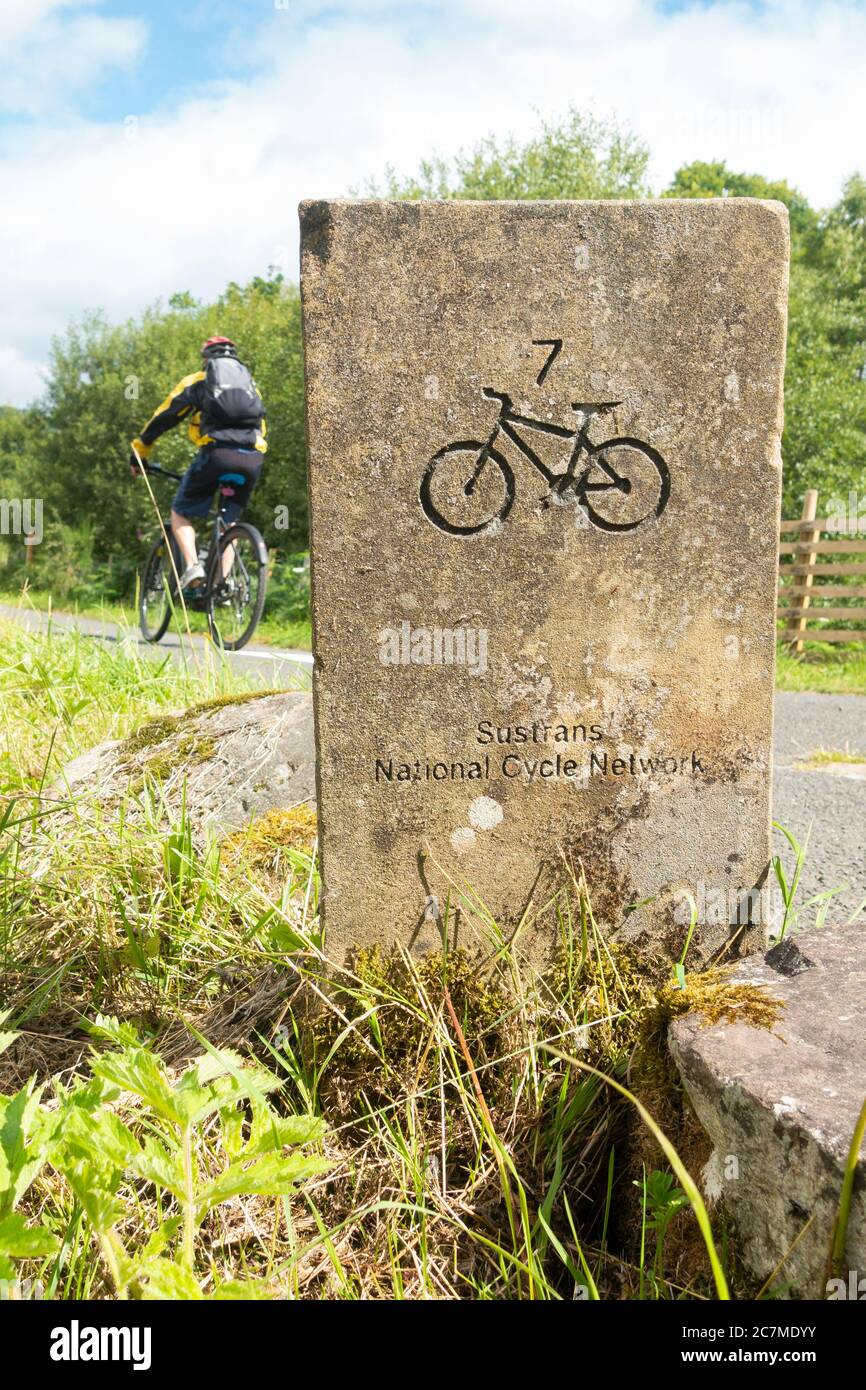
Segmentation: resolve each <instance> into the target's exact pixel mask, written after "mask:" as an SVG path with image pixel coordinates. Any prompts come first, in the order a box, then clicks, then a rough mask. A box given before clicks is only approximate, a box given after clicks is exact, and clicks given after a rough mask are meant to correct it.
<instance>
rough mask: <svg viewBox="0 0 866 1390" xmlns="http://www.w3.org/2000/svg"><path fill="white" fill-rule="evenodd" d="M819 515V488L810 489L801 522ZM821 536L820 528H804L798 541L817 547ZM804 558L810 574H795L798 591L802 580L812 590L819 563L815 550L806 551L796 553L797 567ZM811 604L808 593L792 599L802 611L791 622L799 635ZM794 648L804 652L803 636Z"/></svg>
mask: <svg viewBox="0 0 866 1390" xmlns="http://www.w3.org/2000/svg"><path fill="white" fill-rule="evenodd" d="M817 514H818V490H817V488H814V487H810V488H809V490H808V492H807V493H806V496H805V497H804V498H803V515H802V517H801V520H802V521H814V520H815V517H816V516H817ZM820 535H821V528H820V527H818V529H817V530H816V529H815V527H813V526H805V527H802V528H801V529H800V533H799V536H798V540H799V541H800V542H804V543H806V544H809V543H811V544H812V545H816V544H817V542H818V539H819V537H820ZM803 558H805V561H806V565H807V566H808V568H809V573H808V574H795V575H794V576H793V577H794V579H795V580H796V583H795V586H794V587H795V588H797V589H799V588H800V587H801V585H800V580H801V579H802V581H803V583H802V588H804V589H811V587H812V584H813V582H814V579H815V574H814V570H815V565H816V563H817V560H818V557H817V555H816V554H815V552H814V550H807V551H804V552H803V553H802V554H801V553H800V552H795V556H794V563H795V564H796V565H799V564H800V562H801V560H802V559H803ZM810 602H811V595H810V594H808V593H804V594H794V595H793V597H792V600H791V607H792V608H799V609H801V610H802V614H801V616H797V617H795V618H793V619H792V621H791V626H792V628H793V629H794V630H795V631H796V632H797V633H798V634H802V633H804V632H805V631H806V621H807V619H806V609H807V608H808V607H809V603H810ZM792 647H793V650H794V651H795V652H801V651H802V650H803V638H802V636H800V635H798V636H797V637H796V638H795V639H794V641H793V643H792Z"/></svg>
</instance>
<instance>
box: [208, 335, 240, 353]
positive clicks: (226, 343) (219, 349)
mask: <svg viewBox="0 0 866 1390" xmlns="http://www.w3.org/2000/svg"><path fill="white" fill-rule="evenodd" d="M237 353H238V349H237V344H236V343H233V342H232V340H231V338H205V340H204V342H203V343H202V345H201V355H202V357H237Z"/></svg>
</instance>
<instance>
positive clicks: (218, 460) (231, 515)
mask: <svg viewBox="0 0 866 1390" xmlns="http://www.w3.org/2000/svg"><path fill="white" fill-rule="evenodd" d="M210 467H211V470H212V471H213V472H214V473H215V474H216V475H217V480H218V481H219V478H226V479H230V481H227V482H225V483H220V491H221V493H222V497H221V500H220V513H221V515H222V518H223V520H224V522H225V524H226V526H232V525H234V523H235V522H236V521H239V520H240V518H241V516H242V514H243V511H244V508H245V507H246V505H247V503H248V502H249V500H250V497H251V495H252V493H253V490H254V488H255V486H256V483H257V482H258V480H259V475H260V473H261V469H262V455H261V454H260V453H259V452H258V451H257V450H256V449H242V448H227V447H225V448H220V449H213V450H211V459H210ZM220 558H221V568H222V578H223V579H224V580H225V579H228V577H229V575H230V574H231V571H232V566H233V565H234V562H235V547H234V546H233V545H231V544H229V545H227V546H224V547H223V550H222V554H221V557H220Z"/></svg>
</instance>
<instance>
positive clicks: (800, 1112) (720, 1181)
mask: <svg viewBox="0 0 866 1390" xmlns="http://www.w3.org/2000/svg"><path fill="white" fill-rule="evenodd" d="M800 941H802V942H803V945H804V946H805V947H806V950H807V952H808V959H809V962H810V967H809V968H807V969H805V970H802V971H801V972H797V973H794V974H790V973H779V970H778V969H777V968H774V966H773V964H771V963H770V962H768V960H767V959H766V958H765V959H763V960H762V959H760V958H757V957H751V958H750V959H748V960H746V961H743V962H741V963H740V964H739V965H738V966H737V967H736V969H735V971H734V972H733V976H732V978H733V979H735V980H740V981H748V982H750V983H754V984H758V985H763V986H765V987H766V989H767V991H768V992H769V993H770V994H772V995H774V996H775V997H776V998H778V999H781V1000H782V1001H783V1002H784V1005H785V1008H784V1013H783V1015H782V1018H781V1020H780V1022H779V1023H778V1024H777V1025H776V1029H775V1031H774V1032H772V1033H771V1032H768V1031H766V1030H763V1029H756V1028H749V1027H747V1026H746V1025H745V1024H739V1023H738V1024H724V1023H722V1024H716V1025H714V1026H713V1027H703V1026H702V1025H701V1019H700V1017H699V1015H697V1014H686V1015H685V1016H684V1017H683V1018H681V1019H678V1020H677V1021H676V1022H675V1023H674V1024H673V1025H672V1026H671V1029H670V1034H669V1043H670V1048H671V1052H672V1054H673V1057H674V1059H675V1061H676V1064H677V1067H678V1069H679V1072H680V1075H681V1077H682V1080H683V1084H684V1086H685V1088H686V1091H687V1093H688V1095H689V1097H690V1099H691V1102H692V1104H693V1105H694V1108H695V1111H696V1113H697V1115H698V1118H699V1119H700V1121H701V1123H702V1124H703V1126H704V1128H705V1129H706V1131H707V1133H708V1134H709V1136H710V1138H711V1139H712V1141H713V1145H714V1154H713V1157H712V1159H711V1160H710V1163H709V1164H708V1165H707V1168H706V1169H705V1170H704V1179H705V1186H706V1187H707V1190H708V1193H709V1195H711V1196H715V1197H721V1198H722V1199H723V1200H724V1202H725V1204H726V1206H727V1208H728V1211H729V1212H730V1214H731V1216H732V1217H733V1219H734V1221H735V1222H736V1225H737V1229H738V1234H739V1243H740V1251H741V1254H742V1256H743V1258H744V1260H745V1262H746V1264H747V1265H748V1266H749V1268H750V1269H751V1270H752V1271H753V1272H754V1273H755V1274H756V1275H757V1277H758V1278H759V1279H760V1280H764V1279H766V1278H768V1277H769V1276H770V1275H771V1274H772V1273H773V1271H774V1270H775V1269H776V1267H777V1266H779V1265H781V1266H782V1267H781V1269H780V1271H779V1273H778V1275H777V1276H776V1278H775V1279H774V1280H773V1287H775V1288H778V1289H779V1290H781V1291H784V1292H787V1293H788V1294H789V1295H791V1296H794V1297H799V1298H824V1297H826V1296H827V1283H826V1281H827V1269H826V1265H827V1257H828V1252H829V1248H830V1241H831V1237H832V1232H833V1226H834V1222H835V1218H836V1212H837V1208H838V1204H839V1194H840V1191H841V1187H842V1177H843V1172H844V1167H845V1163H846V1159H847V1155H848V1150H849V1147H850V1144H851V1139H852V1135H853V1133H854V1129H855V1126H856V1123H857V1118H858V1115H859V1113H860V1108H861V1106H862V1104H863V1099H864V1096H866V1056H864V1050H863V1020H864V1017H866V940H864V929H863V927H862V926H857V925H850V926H846V927H832V928H829V927H828V928H825V929H824V930H822V931H813V932H809V933H808V934H804V935H802V936H801V937H800V938H799V940H798V941H797V942H795V943H793V944H794V945H795V946H796V947H797V948H798V950H799V943H800ZM783 944H784V943H783ZM775 949H776V950H778V947H777V948H775ZM770 954H771V955H772V954H773V953H772V952H771V953H770ZM864 1179H866V1162H864V1158H863V1156H862V1152H861V1158H860V1161H859V1165H858V1173H857V1179H856V1182H855V1191H854V1201H853V1208H852V1212H851V1219H850V1223H849V1227H848V1242H847V1250H846V1266H845V1270H844V1274H845V1275H846V1276H847V1274H848V1272H849V1271H851V1270H853V1271H857V1272H858V1276H859V1277H862V1276H864V1275H866V1183H864ZM810 1218H812V1219H811V1224H809V1225H808V1229H806V1230H805V1231H804V1227H805V1226H806V1224H807V1222H809V1220H810ZM795 1241H796V1242H797V1243H796V1245H795V1244H794V1243H795ZM792 1247H793V1248H792ZM855 1282H856V1281H855Z"/></svg>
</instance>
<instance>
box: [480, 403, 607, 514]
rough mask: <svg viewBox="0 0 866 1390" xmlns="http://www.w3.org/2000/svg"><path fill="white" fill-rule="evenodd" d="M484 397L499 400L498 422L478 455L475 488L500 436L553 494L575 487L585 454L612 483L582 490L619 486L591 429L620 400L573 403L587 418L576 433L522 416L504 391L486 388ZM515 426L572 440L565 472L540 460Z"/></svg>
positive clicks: (583, 485)
mask: <svg viewBox="0 0 866 1390" xmlns="http://www.w3.org/2000/svg"><path fill="white" fill-rule="evenodd" d="M482 394H483V395H485V396H486V397H487V398H488V400H496V401H499V419H498V420H497V421H496V424H495V426H494V428H493V431H492V433H491V435H490V438H489V439H488V440H487V443H486V444H485V446H484V448H483V449H482V451H481V453H480V455H479V458H478V463H477V464H476V466H475V472H474V474H473V476H472V479H471V480H470V481H471V484H472V486H474V484H475V482H476V481H477V479H478V477H479V476H480V473H481V470H482V468H483V467H484V464H485V463H486V462H487V458H488V455H489V451H490V450H491V449H492V448H493V446H494V444H495V443H496V440H497V439H498V438H499V435H500V433H502V434H505V435H507V437H508V438H509V439H510V440H511V442H512V443H513V444H515V445H516V446H517V448H518V449H519V450H520V452H521V454H523V457H524V458H525V459H526V460H527V462H529V463H531V464H532V466H533V468H535V469H537V471H538V472H539V473H540V474H541V475H542V477H543V478H546V480H547V482H548V484H549V486H550V488H551V491H554V492H558V493H563V492H565V491H567V489H568V488H570V487H572V486H573V485H574V483H575V477H576V474H577V465H578V461H579V460H580V458H581V455H583V454H584V453H585V454H587V455H593V456H594V462H596V463H597V464H598V465H599V466H600V467H601V468H602V469H603V470H604V471H605V472H606V473H607V474H608V476H609V477H610V479H611V481H610V482H609V483H587V482H586V481H584V480H581V482H580V483H579V484H578V485H577V486H578V488H579V490H581V491H584V490H585V491H587V492H598V491H602V490H606V489H608V488H611V487H617V486H618V485H619V483H620V481H621V480H620V479H619V478H617V476H616V474H615V473H614V471H613V469H612V468H610V467H608V465H607V464H606V463H605V461H604V459H603V458H601V457H600V455H598V454H597V453H596V450H595V447H594V446H593V445H592V444H591V443H590V441H589V427H590V425H591V424H592V421H593V420H594V418H595V416H596V415H600V414H602V413H603V412H604V411H606V410H613V409H614V407H615V406H618V405H620V404H621V402H620V401H601V402H599V403H597V404H581V403H580V402H577V403H575V404H573V405H572V407H571V408H572V410H574V411H576V412H580V413H581V414H582V415H583V417H584V418H583V422H582V423H581V424H580V425H579V426H578V428H577V429H576V430H570V429H567V428H566V426H565V425H553V424H550V423H549V422H548V421H547V420H536V419H534V418H533V416H531V415H519V414H518V413H517V411H516V410H515V409H514V406H513V403H512V400H511V397H510V396H509V395H507V393H506V392H504V391H494V390H493V389H492V387H487V386H485V387H484V389H483V391H482ZM515 425H522V426H523V427H524V428H525V429H530V430H536V431H537V432H538V433H540V434H549V435H553V436H554V437H555V438H557V439H573V440H574V448H573V449H572V451H571V456H570V458H569V460H568V466H567V467H566V469H565V472H563V473H555V472H554V471H553V470H552V469H550V468H548V467H547V465H546V464H545V463H543V462H542V460H541V459H540V458H539V457H538V455H537V454H536V452H535V450H534V449H533V448H532V446H531V445H530V444H528V443H527V442H526V440H525V439H522V438H521V436H520V435H519V434H518V433H517V430H516V429H515V428H514V426H515Z"/></svg>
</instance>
